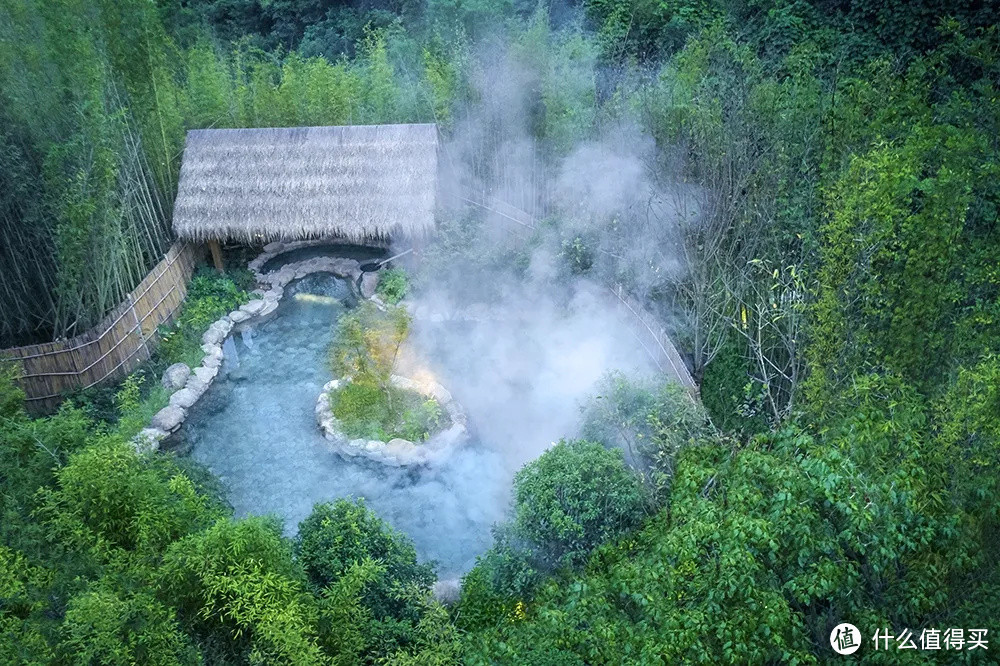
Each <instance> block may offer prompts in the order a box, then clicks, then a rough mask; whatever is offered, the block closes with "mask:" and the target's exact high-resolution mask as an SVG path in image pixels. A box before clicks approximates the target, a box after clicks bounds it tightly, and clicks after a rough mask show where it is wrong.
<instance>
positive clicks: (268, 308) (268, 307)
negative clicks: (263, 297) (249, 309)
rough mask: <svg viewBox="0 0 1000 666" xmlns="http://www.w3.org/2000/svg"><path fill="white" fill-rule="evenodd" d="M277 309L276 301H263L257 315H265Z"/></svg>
mask: <svg viewBox="0 0 1000 666" xmlns="http://www.w3.org/2000/svg"><path fill="white" fill-rule="evenodd" d="M277 309H278V301H265V303H264V307H262V308H261V309H260V312H258V313H257V316H258V317H266V316H267V315H269V314H271V313H272V312H274V311H275V310H277Z"/></svg>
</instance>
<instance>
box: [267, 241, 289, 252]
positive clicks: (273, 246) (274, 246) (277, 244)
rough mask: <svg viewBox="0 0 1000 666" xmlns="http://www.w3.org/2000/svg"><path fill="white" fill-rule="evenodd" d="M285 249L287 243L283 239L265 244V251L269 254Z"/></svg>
mask: <svg viewBox="0 0 1000 666" xmlns="http://www.w3.org/2000/svg"><path fill="white" fill-rule="evenodd" d="M284 249H285V244H284V243H282V242H281V241H274V242H273V243H268V244H267V245H265V246H264V252H267V253H268V254H273V253H275V252H281V251H282V250H284Z"/></svg>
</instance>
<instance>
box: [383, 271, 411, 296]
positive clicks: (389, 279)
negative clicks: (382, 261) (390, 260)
mask: <svg viewBox="0 0 1000 666" xmlns="http://www.w3.org/2000/svg"><path fill="white" fill-rule="evenodd" d="M409 290H410V279H409V278H408V277H407V276H406V271H404V270H403V269H402V268H390V269H389V270H387V271H383V272H382V277H381V279H379V281H378V286H377V287H376V288H375V293H376V294H378V295H379V297H380V298H381V299H382V300H383V301H385V302H386V303H388V304H389V305H395V304H397V303H399V302H400V301H401V300H403V298H405V297H406V294H407V292H408V291H409Z"/></svg>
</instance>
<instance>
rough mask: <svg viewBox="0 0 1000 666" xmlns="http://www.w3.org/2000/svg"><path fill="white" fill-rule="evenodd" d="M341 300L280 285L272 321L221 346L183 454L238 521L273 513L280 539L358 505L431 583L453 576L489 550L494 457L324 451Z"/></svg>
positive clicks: (313, 285)
mask: <svg viewBox="0 0 1000 666" xmlns="http://www.w3.org/2000/svg"><path fill="white" fill-rule="evenodd" d="M350 298H351V297H350V291H349V288H348V286H347V284H346V283H345V282H344V281H343V280H341V279H338V278H335V277H333V276H332V275H329V274H325V273H317V274H313V275H309V276H307V277H305V278H303V279H302V280H299V281H297V282H294V283H292V284H291V285H289V286H288V287H287V288H286V291H285V297H284V298H283V299H282V301H281V304H280V305H279V308H278V311H277V316H276V317H275V318H274V319H272V320H271V321H269V322H266V323H264V324H262V325H260V326H258V327H256V328H255V329H253V331H252V332H248V333H247V334H245V335H242V336H241V335H235V336H233V337H232V338H230V340H232V341H233V342H232V343H231V344H227V351H228V356H227V358H226V361H225V363H224V365H223V370H222V372H220V375H219V377H218V378H217V379H216V381H215V383H214V384H213V385H212V388H211V389H209V391H208V393H206V395H205V396H204V397H203V398H202V399H201V400H200V401H199V402H198V403H197V404H196V405H195V407H194V408H193V409H192V410H191V414H190V417H189V418H188V420H187V422H186V424H185V426H184V435H185V436H186V437H187V439H188V442H189V443H190V444H191V445H192V449H191V455H192V456H194V457H195V458H196V459H197V460H198V461H200V462H202V463H203V464H205V465H207V466H208V467H209V469H211V470H212V472H214V473H215V474H216V475H218V476H219V478H220V479H221V480H222V482H223V485H224V486H225V487H226V489H227V490H228V497H229V500H230V502H231V503H232V505H233V507H234V509H235V512H236V515H237V516H245V515H250V514H257V515H262V514H276V515H278V516H279V517H281V518H283V519H284V521H285V527H286V531H287V532H289V533H290V534H291V533H294V532H295V530H296V529H297V525H298V523H299V521H301V520H302V519H303V518H305V517H306V516H307V515H308V514H309V512H310V511H311V510H312V507H313V504H314V503H316V502H321V501H329V500H333V499H336V498H338V497H364V498H365V499H366V500H367V501H368V504H369V506H370V507H371V508H372V509H374V510H375V511H376V512H377V513H378V514H379V515H380V516H381V517H382V518H384V519H385V520H387V521H389V522H390V523H391V524H392V525H393V526H394V527H395V528H396V529H398V530H401V531H402V532H404V533H406V534H407V535H409V536H410V537H411V538H412V539H413V541H414V543H415V545H416V547H417V551H418V553H419V554H420V557H421V559H423V560H436V561H437V562H438V572H439V575H441V577H442V578H448V577H451V576H455V575H458V574H460V573H462V572H464V571H466V570H468V569H469V568H470V567H471V566H472V564H473V563H474V560H475V556H476V555H477V554H479V553H481V552H483V551H484V550H486V549H487V548H488V547H489V544H490V540H491V539H490V525H491V524H492V523H493V522H494V521H495V520H497V519H499V518H500V517H501V516H502V514H503V508H504V506H505V504H506V492H507V491H506V487H507V484H508V482H509V480H508V479H507V478H505V474H504V473H503V471H502V467H503V466H502V465H499V464H498V462H497V460H496V455H495V454H493V453H491V452H489V451H488V450H486V449H485V448H484V447H482V446H479V445H475V444H474V445H470V446H469V447H467V448H465V449H463V450H461V451H459V452H457V453H456V454H455V455H454V457H453V458H452V459H451V460H450V461H448V462H447V463H445V464H444V465H443V466H441V467H438V468H435V469H432V470H427V469H424V470H419V471H418V470H406V469H398V468H389V467H385V466H383V465H380V464H377V463H373V462H369V461H363V460H345V459H343V458H341V457H340V456H339V455H337V454H336V453H334V452H332V451H331V450H330V449H329V448H328V446H327V443H326V440H324V438H323V437H322V436H321V434H320V431H319V429H318V428H317V426H316V420H315V416H314V409H315V405H316V396H317V395H318V394H319V392H320V390H321V389H322V386H323V384H324V383H326V382H327V381H329V380H330V379H331V374H330V371H329V369H328V367H327V364H326V359H325V357H326V350H327V347H328V345H329V343H330V341H331V339H332V336H333V333H334V330H335V327H336V322H337V318H338V317H339V316H340V315H341V314H342V313H343V312H344V309H345V302H348V301H349V300H350ZM234 352H235V356H238V361H237V360H236V358H235V357H234V354H233V353H234Z"/></svg>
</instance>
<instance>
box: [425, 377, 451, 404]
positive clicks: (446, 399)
mask: <svg viewBox="0 0 1000 666" xmlns="http://www.w3.org/2000/svg"><path fill="white" fill-rule="evenodd" d="M430 394H431V397H432V398H434V399H435V400H437V401H438V403H439V404H441V405H447V404H448V403H450V402H451V392H450V391H449V390H448V389H446V388H445V387H443V386H441V385H440V384H438V383H437V382H435V383H434V384H432V385H431V389H430Z"/></svg>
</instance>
